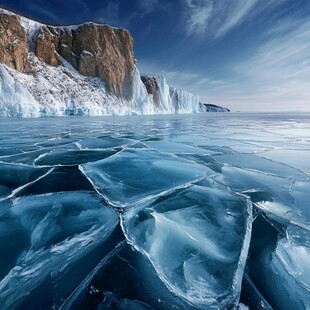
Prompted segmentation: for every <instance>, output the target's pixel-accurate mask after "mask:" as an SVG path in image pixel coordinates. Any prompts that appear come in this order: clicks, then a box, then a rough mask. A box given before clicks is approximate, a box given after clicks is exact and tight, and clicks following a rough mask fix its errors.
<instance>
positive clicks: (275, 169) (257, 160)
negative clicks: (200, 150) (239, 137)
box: [212, 154, 306, 179]
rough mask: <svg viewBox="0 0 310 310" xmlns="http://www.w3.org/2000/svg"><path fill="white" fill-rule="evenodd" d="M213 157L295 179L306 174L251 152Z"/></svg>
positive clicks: (235, 164)
mask: <svg viewBox="0 0 310 310" xmlns="http://www.w3.org/2000/svg"><path fill="white" fill-rule="evenodd" d="M212 158H213V159H215V160H217V161H218V162H220V163H225V164H229V165H231V166H235V167H239V168H247V169H253V170H257V171H262V172H266V173H269V174H274V175H278V176H281V177H291V178H295V179H305V178H306V175H305V174H304V173H302V172H300V171H298V170H296V169H294V168H292V167H288V166H286V165H283V164H281V163H278V162H275V161H272V160H268V159H265V158H262V157H260V156H256V155H250V154H246V155H245V154H231V155H230V154H229V155H215V156H212Z"/></svg>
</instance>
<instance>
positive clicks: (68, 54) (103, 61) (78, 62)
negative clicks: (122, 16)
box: [35, 23, 135, 100]
mask: <svg viewBox="0 0 310 310" xmlns="http://www.w3.org/2000/svg"><path fill="white" fill-rule="evenodd" d="M35 53H36V55H37V57H38V58H39V59H40V60H41V61H44V62H45V63H47V64H49V65H51V66H59V65H60V64H61V58H60V57H59V56H62V57H63V58H64V59H65V60H67V61H68V62H70V63H71V64H72V66H73V67H74V68H75V69H77V70H78V71H79V72H80V73H81V74H82V75H85V76H89V77H99V78H100V79H101V80H102V81H103V82H104V83H105V85H106V89H107V90H108V91H109V92H110V93H112V94H114V95H116V96H117V97H120V98H124V99H126V100H129V99H132V96H133V75H134V68H135V58H134V54H133V40H132V38H131V36H130V34H129V32H128V31H127V30H125V29H115V28H112V27H110V26H103V25H98V24H94V23H87V24H84V25H81V26H79V27H78V28H76V29H71V28H69V27H49V26H43V27H42V28H41V29H40V30H39V33H38V35H37V38H36V40H35Z"/></svg>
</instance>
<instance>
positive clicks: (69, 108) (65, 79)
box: [0, 9, 201, 117]
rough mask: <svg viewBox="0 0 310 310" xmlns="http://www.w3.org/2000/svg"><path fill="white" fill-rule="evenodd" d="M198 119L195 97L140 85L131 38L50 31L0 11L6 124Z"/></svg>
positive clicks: (105, 32) (153, 81)
mask: <svg viewBox="0 0 310 310" xmlns="http://www.w3.org/2000/svg"><path fill="white" fill-rule="evenodd" d="M195 112H201V111H200V105H199V101H198V97H197V96H195V95H193V94H190V93H187V92H185V91H180V90H177V89H174V88H170V87H169V85H168V84H167V82H166V79H165V78H163V77H158V76H155V77H154V76H150V77H149V76H148V77H142V79H141V76H140V73H139V70H138V68H137V66H136V61H135V58H134V54H133V39H132V38H131V36H130V34H129V32H128V31H127V30H125V29H117V28H112V27H110V26H107V25H99V24H95V23H86V24H83V25H80V26H70V27H69V26H68V27H67V26H66V27H58V26H57V27H54V26H47V25H43V24H40V23H38V22H35V21H32V20H30V19H27V18H25V17H22V16H18V15H16V14H14V13H12V12H9V11H7V10H3V9H0V117H39V116H64V115H90V116H95V115H128V114H174V113H195Z"/></svg>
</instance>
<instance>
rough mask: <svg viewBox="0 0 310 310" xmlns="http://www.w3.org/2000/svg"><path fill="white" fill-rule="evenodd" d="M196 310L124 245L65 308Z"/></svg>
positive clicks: (63, 308)
mask: <svg viewBox="0 0 310 310" xmlns="http://www.w3.org/2000/svg"><path fill="white" fill-rule="evenodd" d="M91 307H93V308H95V309H97V308H98V309H102V307H103V309H124V310H125V309H133V310H136V309H141V308H142V309H163V310H171V309H175V310H195V309H196V308H195V307H193V306H192V305H190V304H189V303H186V302H184V301H183V300H182V299H180V298H179V297H177V296H176V295H174V294H173V293H171V292H170V291H169V290H168V289H167V288H166V286H165V285H164V284H163V282H162V281H161V280H160V278H159V277H158V275H157V273H156V271H155V269H154V267H153V266H152V264H151V263H150V262H149V260H148V259H147V258H146V257H145V256H144V255H142V254H141V253H140V252H138V251H135V250H133V249H132V247H130V245H128V244H127V243H125V242H121V243H120V244H118V246H117V247H116V248H115V249H114V250H113V251H111V252H110V253H109V254H108V255H107V256H106V257H104V258H103V259H102V261H101V262H100V263H99V264H98V265H97V266H96V268H95V269H94V270H93V271H92V272H91V273H90V274H89V275H88V276H87V278H85V280H84V281H83V283H82V284H81V285H80V286H79V287H78V289H77V290H76V291H75V292H74V294H72V295H71V296H70V297H69V298H68V299H67V300H66V301H65V302H64V303H63V305H62V306H61V308H60V309H61V310H67V309H89V308H91Z"/></svg>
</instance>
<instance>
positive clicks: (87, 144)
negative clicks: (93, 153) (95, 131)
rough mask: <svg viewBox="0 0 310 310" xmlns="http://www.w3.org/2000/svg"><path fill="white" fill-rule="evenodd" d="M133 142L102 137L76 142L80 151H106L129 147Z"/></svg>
mask: <svg viewBox="0 0 310 310" xmlns="http://www.w3.org/2000/svg"><path fill="white" fill-rule="evenodd" d="M133 142H135V141H134V140H130V139H124V138H116V137H109V136H103V137H98V138H93V139H83V140H81V141H79V142H78V144H79V146H80V149H90V150H94V149H107V148H115V147H120V146H126V145H130V144H131V143H133Z"/></svg>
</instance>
